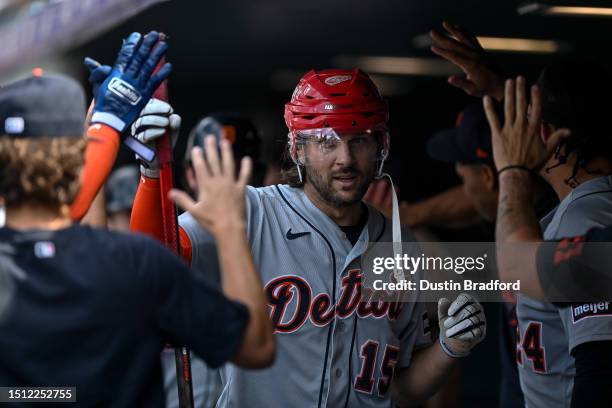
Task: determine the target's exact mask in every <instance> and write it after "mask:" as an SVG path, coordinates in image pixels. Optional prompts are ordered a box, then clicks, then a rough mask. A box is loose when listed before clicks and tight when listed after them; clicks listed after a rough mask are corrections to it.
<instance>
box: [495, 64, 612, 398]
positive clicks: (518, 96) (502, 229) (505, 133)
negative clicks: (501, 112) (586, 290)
mask: <svg viewBox="0 0 612 408" xmlns="http://www.w3.org/2000/svg"><path fill="white" fill-rule="evenodd" d="M610 92H612V84H611V83H610V81H609V75H608V74H607V73H606V72H605V71H604V70H603V69H601V68H599V67H598V66H597V65H595V64H592V63H589V62H586V61H572V60H570V61H564V62H563V63H562V64H553V65H551V66H549V67H547V68H546V69H545V70H544V71H543V73H542V75H541V76H540V79H539V81H538V87H534V88H532V105H531V106H532V110H531V112H530V114H529V120H527V117H528V116H527V96H526V92H525V80H524V78H521V77H519V78H518V79H517V81H516V86H515V82H514V81H512V80H508V81H507V82H506V89H505V99H504V100H505V117H506V121H505V123H504V126H503V127H501V126H500V124H499V121H498V119H497V117H496V115H495V113H494V112H493V110H492V107H491V99H490V98H488V97H487V98H486V99H485V105H486V109H487V116H488V118H489V123H490V124H491V128H492V129H493V134H494V135H495V136H494V137H495V138H496V139H497V140H501V139H507V140H511V139H515V138H518V137H521V136H520V133H521V132H525V135H523V136H522V137H523V138H528V140H536V142H535V143H534V142H531V143H523V144H518V146H517V145H514V140H513V141H512V143H508V142H507V143H506V144H501V143H499V142H498V143H496V146H495V150H494V154H495V161H496V165H497V166H498V172H499V174H500V175H501V176H500V179H501V180H504V183H503V185H504V191H503V192H502V196H501V197H500V209H499V216H498V221H499V223H498V226H497V228H498V231H497V234H498V237H499V238H501V239H502V242H507V237H508V236H509V235H510V233H512V232H514V231H515V225H514V223H513V222H512V221H510V220H505V219H504V218H512V219H514V218H515V217H528V216H529V215H532V213H531V212H525V211H520V210H521V208H520V207H519V208H517V207H516V202H515V201H509V200H508V195H507V191H508V190H512V189H513V188H523V187H522V186H520V184H519V183H521V182H522V181H523V180H522V179H521V177H525V175H527V176H530V173H531V172H532V171H538V170H539V171H540V174H542V175H543V177H544V178H545V179H546V180H547V181H548V182H549V183H550V184H551V185H552V186H553V188H554V189H555V190H556V192H557V194H558V195H559V197H560V199H561V203H560V204H559V206H558V208H557V209H556V210H554V211H553V212H551V214H549V216H547V217H545V218H544V219H543V220H542V221H541V222H540V223H541V225H542V226H543V228H544V234H543V237H544V239H546V240H554V239H560V238H562V237H567V236H572V235H576V234H583V233H585V232H586V231H587V230H588V229H589V228H591V227H602V226H606V225H608V226H609V225H612V178H611V177H610V176H608V175H607V174H610V173H612V161H611V160H610V157H611V156H610V154H611V153H612V140H610V139H609V138H608V137H607V135H606V134H605V133H602V129H605V126H604V122H605V119H604V118H605V116H604V115H605V110H606V104H605V98H606V97H607V95H609V94H610ZM540 135H541V136H540ZM539 137H541V138H542V141H543V143H544V145H545V148H546V150H547V151H549V152H552V151H554V154H551V155H550V157H549V158H547V159H546V160H545V161H544V162H540V163H528V165H529V167H527V166H526V165H525V164H523V163H521V162H515V161H509V159H508V156H509V155H508V154H507V153H506V152H507V151H510V152H517V154H524V153H523V152H524V151H525V150H528V149H530V148H531V146H533V145H534V144H537V143H540V142H537V139H538V138H539ZM561 139H563V140H561ZM540 148H541V149H542V146H541V143H540ZM510 158H511V159H513V157H511V156H510ZM511 197H516V196H511ZM517 210H519V211H517ZM601 300H605V299H601ZM604 303H605V302H604ZM605 305H608V303H605ZM605 305H604V306H605ZM517 315H518V317H519V328H520V330H519V335H520V340H519V342H518V344H517V347H518V349H519V350H517V353H519V352H520V354H517V355H518V356H519V358H518V364H519V372H520V375H521V386H522V388H523V391H524V394H525V399H526V404H527V406H529V407H541V406H542V407H548V406H564V407H568V406H570V405H571V406H572V407H582V406H589V407H591V406H607V405H608V404H609V399H607V397H609V396H610V391H609V383H606V381H605V379H606V378H609V377H610V374H609V373H610V372H612V358H610V354H611V353H610V350H611V349H612V314H610V312H609V311H607V306H605V307H602V308H601V309H599V308H589V307H584V304H556V305H552V304H549V303H543V302H540V301H537V300H535V299H531V298H529V297H527V296H524V295H521V296H519V301H518V305H517Z"/></svg>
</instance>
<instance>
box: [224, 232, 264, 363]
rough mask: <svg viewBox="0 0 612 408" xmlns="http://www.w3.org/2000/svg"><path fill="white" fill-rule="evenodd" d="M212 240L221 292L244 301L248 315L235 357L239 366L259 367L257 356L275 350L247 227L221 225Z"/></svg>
mask: <svg viewBox="0 0 612 408" xmlns="http://www.w3.org/2000/svg"><path fill="white" fill-rule="evenodd" d="M215 240H216V243H217V248H218V252H219V263H220V266H221V271H222V281H223V292H224V293H225V295H226V296H227V297H229V298H230V299H233V300H236V301H238V302H241V303H243V304H244V305H245V306H246V307H247V308H248V310H249V314H250V317H251V318H250V320H249V324H248V327H247V329H246V332H245V336H244V339H243V342H242V347H241V352H240V353H239V355H238V356H237V359H236V360H237V362H241V363H242V365H246V366H250V365H253V366H259V365H260V364H259V363H260V362H259V361H258V359H259V358H260V357H258V355H259V356H263V357H261V358H264V359H265V358H266V357H267V356H269V355H270V354H272V355H273V354H274V353H273V352H272V353H270V352H269V351H270V348H272V349H274V336H273V334H272V324H271V322H270V319H269V317H268V313H267V306H266V301H265V295H264V290H263V286H262V283H261V279H260V277H259V273H258V271H257V269H256V267H255V264H254V262H253V258H252V256H251V251H250V247H249V244H248V241H247V236H246V227H245V226H244V224H242V225H228V226H225V227H222V229H220V230H217V232H216V233H215ZM266 350H267V352H266Z"/></svg>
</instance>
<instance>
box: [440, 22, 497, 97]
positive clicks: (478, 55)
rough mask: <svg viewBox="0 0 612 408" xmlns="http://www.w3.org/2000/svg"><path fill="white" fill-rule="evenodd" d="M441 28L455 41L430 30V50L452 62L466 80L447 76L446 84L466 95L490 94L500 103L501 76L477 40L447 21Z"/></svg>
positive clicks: (480, 95) (479, 95)
mask: <svg viewBox="0 0 612 408" xmlns="http://www.w3.org/2000/svg"><path fill="white" fill-rule="evenodd" d="M442 26H443V27H444V29H445V30H446V31H447V32H448V33H449V34H450V35H451V36H452V37H454V38H452V37H449V36H447V35H445V34H440V33H438V32H437V31H435V30H431V32H430V33H429V35H430V37H431V40H432V42H433V45H432V46H431V51H432V52H434V53H435V54H437V55H439V56H441V57H442V58H444V59H446V60H448V61H450V62H452V63H453V64H455V65H456V66H458V67H459V68H460V69H461V70H462V71H463V72H464V73H465V78H461V77H458V76H456V75H451V76H450V77H448V83H449V84H451V85H452V86H454V87H457V88H459V89H462V90H463V91H464V92H465V93H467V94H468V95H472V96H476V97H482V96H485V95H489V96H491V97H493V98H495V99H497V100H501V99H502V98H503V96H504V79H503V75H502V74H501V72H500V71H501V70H500V69H499V68H498V67H497V64H496V63H495V62H494V61H493V59H492V58H491V57H490V56H489V54H487V52H486V51H485V50H484V49H483V48H482V46H481V45H480V43H479V42H478V39H477V38H476V37H475V36H474V35H473V34H471V33H470V32H468V31H467V30H464V29H462V28H460V27H459V26H457V25H454V24H451V23H449V22H447V21H445V22H444V23H442Z"/></svg>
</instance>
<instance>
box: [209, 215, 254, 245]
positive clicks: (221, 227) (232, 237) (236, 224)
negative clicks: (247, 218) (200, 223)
mask: <svg viewBox="0 0 612 408" xmlns="http://www.w3.org/2000/svg"><path fill="white" fill-rule="evenodd" d="M210 232H211V234H212V235H213V236H214V237H215V240H216V241H217V242H218V243H219V244H220V245H221V244H222V243H223V242H231V243H233V244H236V243H238V242H240V241H241V240H242V239H244V240H246V233H247V228H246V224H245V223H244V221H240V220H234V221H224V222H222V223H218V224H215V225H214V226H213V227H212V228H211V229H210Z"/></svg>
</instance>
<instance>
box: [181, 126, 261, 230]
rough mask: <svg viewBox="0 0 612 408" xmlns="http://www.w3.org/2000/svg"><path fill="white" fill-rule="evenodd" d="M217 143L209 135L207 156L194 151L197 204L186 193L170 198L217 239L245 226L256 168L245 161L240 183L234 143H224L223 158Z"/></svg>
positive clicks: (198, 149) (222, 143) (196, 148)
mask: <svg viewBox="0 0 612 408" xmlns="http://www.w3.org/2000/svg"><path fill="white" fill-rule="evenodd" d="M216 143H217V142H216V139H215V137H214V136H208V137H207V138H206V140H205V152H206V155H205V156H204V155H203V153H202V149H201V148H199V147H194V148H193V150H192V152H191V158H192V163H193V168H194V171H195V175H196V181H197V183H198V198H197V202H196V201H194V200H193V199H192V198H191V197H190V196H189V195H188V194H187V193H185V192H184V191H180V190H172V191H171V192H170V198H172V199H173V200H174V201H175V202H176V204H177V205H178V206H180V207H181V208H183V209H184V210H185V211H187V212H189V213H190V214H191V215H192V216H193V218H195V220H196V221H197V222H198V223H199V224H200V225H201V226H202V227H203V228H206V229H207V230H208V231H210V232H211V233H212V234H213V235H215V236H217V235H219V234H220V233H222V231H224V230H225V229H226V228H235V227H239V228H243V227H244V226H245V222H246V221H245V220H246V215H245V189H246V185H247V182H248V180H249V179H250V177H251V171H252V167H253V164H252V162H251V159H250V158H248V157H245V158H243V159H242V162H241V165H240V174H239V176H238V179H237V180H236V174H235V172H236V170H235V164H234V154H233V153H232V147H231V145H230V142H229V141H227V140H225V139H223V140H221V142H220V145H221V157H219V154H218V152H217V146H216Z"/></svg>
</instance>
